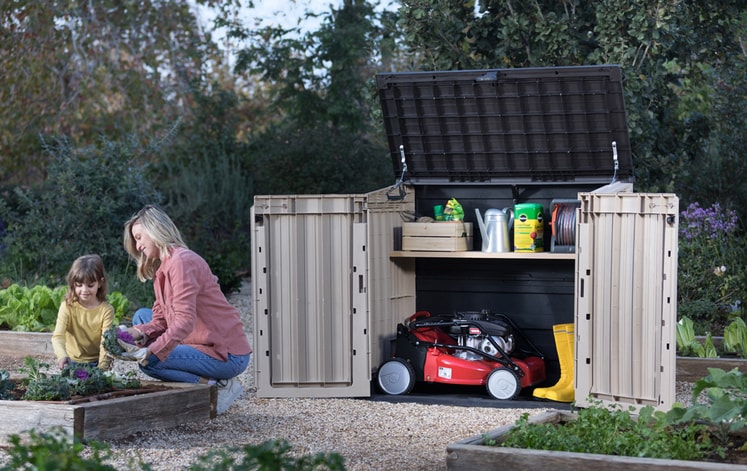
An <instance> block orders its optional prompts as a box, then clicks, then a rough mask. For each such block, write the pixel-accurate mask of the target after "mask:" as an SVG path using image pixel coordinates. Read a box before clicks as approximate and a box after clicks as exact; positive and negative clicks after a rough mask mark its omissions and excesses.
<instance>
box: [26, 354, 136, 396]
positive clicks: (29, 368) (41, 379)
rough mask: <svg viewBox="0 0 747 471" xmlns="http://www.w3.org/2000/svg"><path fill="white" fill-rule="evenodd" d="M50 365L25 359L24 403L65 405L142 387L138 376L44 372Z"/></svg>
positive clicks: (76, 369) (83, 370)
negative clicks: (74, 399)
mask: <svg viewBox="0 0 747 471" xmlns="http://www.w3.org/2000/svg"><path fill="white" fill-rule="evenodd" d="M42 369H47V370H48V369H49V365H48V364H46V363H42V362H39V361H38V360H36V359H35V358H33V357H26V358H24V366H23V367H21V368H20V371H21V372H22V373H25V374H26V378H24V379H22V380H21V381H20V384H21V385H22V386H23V388H25V392H24V394H23V399H24V400H29V401H65V400H68V399H70V397H71V396H91V395H95V394H101V393H104V392H108V391H111V390H113V389H132V388H139V387H140V380H139V379H137V377H136V376H135V373H134V372H133V371H130V372H128V373H126V374H124V375H123V374H120V373H116V372H114V371H104V370H102V369H100V368H96V367H91V366H81V365H77V366H69V367H66V368H64V369H63V370H62V371H61V372H60V373H59V374H49V373H48V372H45V371H42Z"/></svg>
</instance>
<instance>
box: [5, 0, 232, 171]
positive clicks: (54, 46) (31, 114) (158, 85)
mask: <svg viewBox="0 0 747 471" xmlns="http://www.w3.org/2000/svg"><path fill="white" fill-rule="evenodd" d="M199 3H208V4H211V5H213V4H216V3H217V2H215V1H204V0H203V1H202V2H199ZM225 3H229V2H225ZM230 3H233V2H230ZM0 44H2V46H1V48H0V81H1V82H2V83H3V87H0V155H1V156H2V160H0V182H20V183H27V184H29V183H38V182H39V181H41V180H42V179H43V177H44V173H45V166H46V160H45V159H46V156H47V154H45V153H44V152H43V151H42V149H41V141H40V139H39V137H40V136H58V137H63V136H64V137H65V138H66V139H68V140H70V141H71V142H72V143H74V144H81V145H88V144H92V143H94V142H96V140H97V139H99V138H100V137H101V136H106V138H108V139H110V140H119V139H121V138H125V137H126V136H131V135H141V136H146V135H154V134H157V133H158V132H159V131H163V130H164V129H166V128H168V127H170V126H172V125H173V123H174V122H175V120H176V118H177V116H179V115H180V114H181V110H182V108H183V107H184V106H185V105H187V106H188V105H189V97H188V96H187V95H186V92H187V91H188V89H189V87H188V83H189V82H190V81H191V80H193V79H195V78H197V79H199V78H201V77H202V74H203V72H204V69H205V67H206V62H207V58H209V57H210V56H211V55H213V54H215V52H214V51H215V49H214V48H215V46H214V45H213V44H212V43H211V42H210V40H209V37H208V36H207V35H206V34H205V33H204V32H203V31H202V30H201V29H200V27H199V26H198V23H197V21H196V19H195V16H194V13H193V12H192V11H191V10H190V4H189V3H187V2H181V1H178V0H155V1H152V2H121V1H116V0H99V1H96V2H88V1H82V0H72V1H62V0H53V1H48V2H39V1H36V0H14V1H6V2H2V3H0Z"/></svg>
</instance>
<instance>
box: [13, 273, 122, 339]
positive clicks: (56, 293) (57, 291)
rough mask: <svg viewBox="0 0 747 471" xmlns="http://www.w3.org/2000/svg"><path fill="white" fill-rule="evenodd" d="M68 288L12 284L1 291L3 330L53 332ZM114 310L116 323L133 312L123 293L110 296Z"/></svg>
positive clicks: (109, 299)
mask: <svg viewBox="0 0 747 471" xmlns="http://www.w3.org/2000/svg"><path fill="white" fill-rule="evenodd" d="M66 293H67V287H66V286H61V287H58V288H49V287H47V286H44V285H36V286H33V287H31V288H29V287H25V286H21V285H18V284H12V285H10V286H9V287H7V288H6V289H3V290H0V328H6V329H10V330H16V331H23V332H51V331H52V330H54V326H55V323H56V321H57V312H58V311H59V309H60V304H62V302H63V300H64V298H65V294H66ZM107 300H108V301H109V303H110V304H111V305H112V307H113V308H114V322H115V323H118V322H120V321H121V320H122V319H123V318H124V317H125V315H128V314H129V313H130V301H129V300H128V299H127V297H126V296H125V295H124V294H122V293H120V292H117V291H115V292H113V293H109V294H108V295H107Z"/></svg>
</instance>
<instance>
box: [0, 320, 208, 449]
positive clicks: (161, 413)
mask: <svg viewBox="0 0 747 471" xmlns="http://www.w3.org/2000/svg"><path fill="white" fill-rule="evenodd" d="M51 338H52V334H51V333H38V332H16V331H7V330H4V331H0V356H6V357H12V358H23V357H26V356H45V357H52V358H53V357H54V352H53V350H52V342H51ZM11 377H12V375H11ZM216 401H217V390H216V388H215V387H214V386H208V385H204V384H187V383H164V382H160V381H142V388H141V389H140V390H139V391H137V392H136V391H134V390H121V391H115V392H113V393H107V394H102V395H99V396H96V397H94V398H77V399H73V400H71V401H64V402H62V401H60V402H42V401H0V417H2V418H3V427H2V430H1V431H0V445H5V444H8V443H9V442H8V438H9V437H10V435H13V434H22V433H23V432H26V431H28V430H30V429H32V428H35V429H37V430H38V431H46V430H49V429H52V428H54V427H61V428H62V429H63V430H65V431H66V432H68V433H69V434H70V435H71V436H72V435H73V434H74V435H75V436H77V437H78V438H79V439H81V440H84V441H87V440H109V439H121V438H126V437H128V436H130V435H132V434H135V433H138V432H145V431H150V430H162V429H167V428H171V427H175V426H177V425H181V424H185V423H188V422H197V421H204V420H209V419H211V418H214V417H215V416H216Z"/></svg>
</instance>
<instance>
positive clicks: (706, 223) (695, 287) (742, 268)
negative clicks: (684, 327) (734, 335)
mask: <svg viewBox="0 0 747 471" xmlns="http://www.w3.org/2000/svg"><path fill="white" fill-rule="evenodd" d="M679 227H680V235H679V269H678V278H677V304H678V310H679V312H678V315H679V317H689V318H690V319H692V321H693V323H694V324H695V331H696V332H714V333H715V332H719V333H720V332H722V331H723V328H724V327H725V326H726V324H727V323H728V322H729V320H730V319H731V318H732V317H735V316H737V315H738V314H739V308H740V306H741V302H742V300H745V299H747V263H745V261H746V260H747V238H745V237H744V231H743V228H742V225H741V222H740V220H739V218H738V216H737V213H736V211H733V210H728V209H726V208H722V207H721V205H719V204H717V203H716V204H713V205H711V206H710V207H708V208H704V207H701V206H700V205H699V204H698V203H692V204H691V205H689V206H688V207H687V209H685V210H684V211H682V212H681V214H680V224H679Z"/></svg>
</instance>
